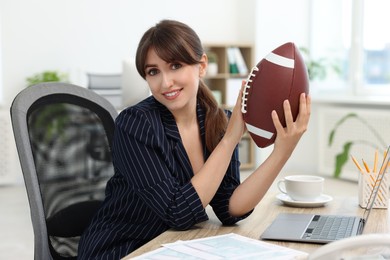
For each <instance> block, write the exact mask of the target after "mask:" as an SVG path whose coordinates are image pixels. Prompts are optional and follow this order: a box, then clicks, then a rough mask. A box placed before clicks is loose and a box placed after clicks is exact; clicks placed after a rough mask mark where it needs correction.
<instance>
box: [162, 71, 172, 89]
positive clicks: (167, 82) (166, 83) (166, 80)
mask: <svg viewBox="0 0 390 260" xmlns="http://www.w3.org/2000/svg"><path fill="white" fill-rule="evenodd" d="M161 74H162V79H161V81H162V82H161V85H162V86H163V87H164V88H170V87H171V86H172V85H173V78H172V75H171V74H170V73H161Z"/></svg>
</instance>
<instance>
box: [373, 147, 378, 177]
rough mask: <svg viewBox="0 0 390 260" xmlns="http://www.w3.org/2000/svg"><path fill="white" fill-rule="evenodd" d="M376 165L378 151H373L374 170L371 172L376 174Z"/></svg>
mask: <svg viewBox="0 0 390 260" xmlns="http://www.w3.org/2000/svg"><path fill="white" fill-rule="evenodd" d="M377 163H378V149H376V150H375V157H374V169H373V172H375V173H376V170H377Z"/></svg>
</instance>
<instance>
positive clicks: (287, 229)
mask: <svg viewBox="0 0 390 260" xmlns="http://www.w3.org/2000/svg"><path fill="white" fill-rule="evenodd" d="M389 149H390V146H389V148H388V149H387V152H386V156H385V158H384V159H383V162H382V167H381V168H380V172H379V174H378V177H377V179H376V181H375V185H374V188H373V189H372V191H371V195H370V198H369V200H368V203H367V207H366V209H365V210H364V213H363V216H342V215H321V214H320V215H316V214H299V213H280V214H279V215H278V216H277V217H276V219H275V220H274V221H273V222H272V224H271V225H270V226H269V227H268V228H267V229H266V230H265V231H264V233H263V234H262V235H261V237H260V238H261V239H265V240H277V241H296V242H305V243H317V244H326V243H329V242H332V241H335V240H338V239H342V238H346V237H350V236H356V235H359V234H362V233H363V229H364V226H365V224H366V223H367V221H368V217H369V215H370V212H371V209H372V208H373V205H374V202H375V199H376V197H377V194H378V191H379V187H380V185H381V183H382V180H383V176H384V174H385V173H386V171H387V167H388V163H389V160H390V152H389Z"/></svg>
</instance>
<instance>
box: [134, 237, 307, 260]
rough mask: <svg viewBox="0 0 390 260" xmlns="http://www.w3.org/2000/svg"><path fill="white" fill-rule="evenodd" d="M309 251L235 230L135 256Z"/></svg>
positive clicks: (268, 255)
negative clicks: (291, 247)
mask: <svg viewBox="0 0 390 260" xmlns="http://www.w3.org/2000/svg"><path fill="white" fill-rule="evenodd" d="M307 255H308V254H307V253H305V252H301V251H297V250H293V249H290V248H287V247H282V246H277V245H274V244H271V243H267V242H263V241H260V240H256V239H252V238H248V237H244V236H241V235H237V234H234V233H231V234H226V235H220V236H213V237H208V238H200V239H194V240H188V241H177V242H175V243H170V244H164V245H163V248H159V249H157V250H154V251H151V252H149V253H146V254H143V255H141V256H139V257H136V258H134V259H138V260H139V259H151V260H152V259H159V260H160V259H163V260H165V259H170V260H173V259H186V260H188V259H191V260H192V259H196V260H198V259H199V260H200V259H306V257H307Z"/></svg>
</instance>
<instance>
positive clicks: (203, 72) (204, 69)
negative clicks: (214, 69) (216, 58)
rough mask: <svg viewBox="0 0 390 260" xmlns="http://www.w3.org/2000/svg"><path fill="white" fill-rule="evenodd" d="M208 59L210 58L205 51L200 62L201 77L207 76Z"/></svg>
mask: <svg viewBox="0 0 390 260" xmlns="http://www.w3.org/2000/svg"><path fill="white" fill-rule="evenodd" d="M208 61H209V59H208V58H207V55H206V54H205V53H204V54H203V55H202V57H201V58H200V63H199V77H201V78H203V77H204V76H206V72H207V65H208Z"/></svg>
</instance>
